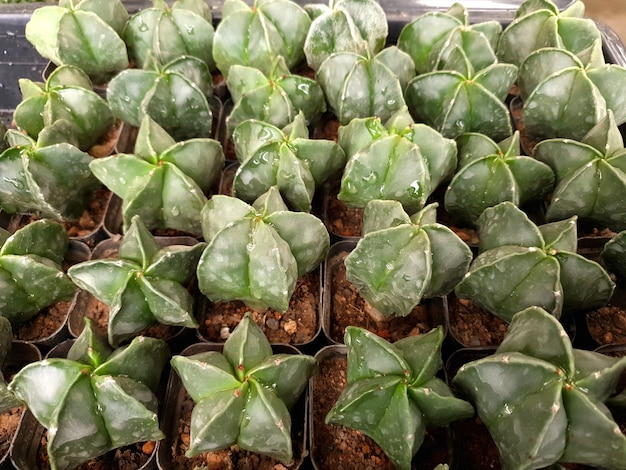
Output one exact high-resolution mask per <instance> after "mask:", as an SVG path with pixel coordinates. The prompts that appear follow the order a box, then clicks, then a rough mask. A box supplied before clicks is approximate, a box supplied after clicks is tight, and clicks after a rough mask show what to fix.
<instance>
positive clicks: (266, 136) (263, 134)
mask: <svg viewBox="0 0 626 470" xmlns="http://www.w3.org/2000/svg"><path fill="white" fill-rule="evenodd" d="M268 110H269V108H268ZM256 137H257V139H259V140H260V141H262V142H269V141H270V140H271V138H272V131H270V130H269V129H268V128H263V129H261V130H260V131H259V133H258V134H257V136H256Z"/></svg>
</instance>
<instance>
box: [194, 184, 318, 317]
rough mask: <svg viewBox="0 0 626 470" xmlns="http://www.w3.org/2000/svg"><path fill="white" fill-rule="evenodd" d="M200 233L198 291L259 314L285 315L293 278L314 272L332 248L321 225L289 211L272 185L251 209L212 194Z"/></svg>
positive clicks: (292, 287)
mask: <svg viewBox="0 0 626 470" xmlns="http://www.w3.org/2000/svg"><path fill="white" fill-rule="evenodd" d="M202 233H203V235H204V239H205V240H206V242H207V246H206V248H205V250H204V252H203V253H202V256H201V257H200V261H199V262H198V269H197V276H198V285H199V287H200V291H201V292H202V293H203V294H204V295H205V296H206V297H208V298H209V300H211V301H213V302H220V301H230V300H241V301H243V302H245V303H246V304H247V305H248V306H250V307H251V308H253V309H257V310H265V309H267V308H268V307H271V308H274V309H275V310H278V311H281V312H284V311H286V310H287V307H288V306H289V299H290V298H291V295H292V294H293V291H294V288H295V285H296V280H297V278H298V277H299V276H302V275H304V274H306V273H307V272H309V271H311V270H313V269H314V268H316V267H317V266H318V265H319V264H320V262H321V261H322V259H324V257H325V256H326V253H327V252H328V248H329V245H330V239H329V235H328V231H327V230H326V227H325V226H324V224H323V223H322V222H321V221H320V220H319V219H318V218H317V217H315V216H314V215H311V214H308V213H305V212H291V211H289V210H287V206H286V205H285V203H284V202H283V200H282V198H281V197H280V193H279V191H278V189H277V188H276V187H275V186H273V187H271V188H270V189H269V190H268V191H267V192H266V193H265V194H263V195H262V196H260V197H259V198H258V199H257V200H256V201H255V202H254V203H253V205H252V206H250V205H248V204H246V203H245V202H243V201H241V200H240V199H237V198H234V197H231V196H224V195H219V194H218V195H215V196H213V197H212V198H211V199H210V200H209V202H207V204H206V206H205V207H204V209H203V210H202Z"/></svg>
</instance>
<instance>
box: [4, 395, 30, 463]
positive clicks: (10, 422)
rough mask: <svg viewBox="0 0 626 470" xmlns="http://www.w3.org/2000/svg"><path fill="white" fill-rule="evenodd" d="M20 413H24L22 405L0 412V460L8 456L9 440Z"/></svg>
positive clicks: (15, 429) (13, 434) (15, 427)
mask: <svg viewBox="0 0 626 470" xmlns="http://www.w3.org/2000/svg"><path fill="white" fill-rule="evenodd" d="M22 413H24V407H23V406H18V407H16V408H12V409H11V410H9V411H7V412H5V413H0V462H1V461H3V460H4V459H6V458H8V454H9V448H10V446H11V441H12V440H13V436H15V432H16V431H17V427H18V425H19V424H20V418H21V417H22Z"/></svg>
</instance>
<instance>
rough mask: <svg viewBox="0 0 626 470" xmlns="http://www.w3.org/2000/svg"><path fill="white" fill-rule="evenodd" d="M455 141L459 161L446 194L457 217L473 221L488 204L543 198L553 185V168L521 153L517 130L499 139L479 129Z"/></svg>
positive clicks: (525, 201) (516, 202)
mask: <svg viewBox="0 0 626 470" xmlns="http://www.w3.org/2000/svg"><path fill="white" fill-rule="evenodd" d="M456 143H457V147H458V152H459V155H458V159H459V165H458V169H457V172H456V174H455V175H454V177H453V178H452V181H451V182H450V184H449V185H448V188H447V189H446V193H445V198H444V204H445V208H446V211H447V212H448V213H450V214H451V215H452V216H453V217H454V218H455V219H456V220H459V221H462V222H464V223H467V224H470V225H473V224H474V223H475V221H476V219H478V217H479V216H480V214H482V212H483V211H484V210H485V209H487V208H488V207H492V206H495V205H497V204H499V203H501V202H504V201H510V202H512V203H513V204H515V205H516V206H521V205H523V204H525V203H528V202H533V201H534V202H538V201H542V200H543V199H544V198H545V197H546V196H547V195H548V194H549V193H550V192H551V191H552V189H553V188H554V173H553V172H552V169H551V168H550V167H549V166H548V165H547V164H545V163H543V162H540V161H537V160H536V159H534V158H532V157H528V156H525V155H521V154H520V153H521V151H520V136H519V132H518V131H516V132H515V133H514V134H513V136H511V137H509V138H508V139H505V140H503V141H502V142H499V143H496V142H494V141H493V140H491V139H490V138H489V137H487V136H485V135H482V134H476V133H468V134H463V135H461V136H459V137H458V138H457V140H456Z"/></svg>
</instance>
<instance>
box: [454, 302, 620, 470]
mask: <svg viewBox="0 0 626 470" xmlns="http://www.w3.org/2000/svg"><path fill="white" fill-rule="evenodd" d="M625 368H626V358H613V357H609V356H604V355H602V354H599V353H596V352H591V351H584V350H580V349H574V348H573V347H572V344H571V342H570V339H569V337H568V336H567V334H566V332H565V331H564V329H563V327H562V326H561V324H560V323H559V322H558V321H557V320H556V319H555V318H554V317H553V316H552V315H551V314H549V313H548V312H546V311H545V310H543V309H541V308H539V307H530V308H527V309H525V310H523V311H520V312H519V313H517V314H516V315H515V316H513V319H512V321H511V324H510V325H509V329H508V332H507V335H506V337H505V338H504V340H503V342H502V344H501V345H500V346H499V347H498V349H497V350H496V352H495V354H493V355H491V356H487V357H485V358H483V359H480V360H477V361H472V362H470V363H467V364H465V365H463V366H462V367H461V368H460V369H459V371H458V373H457V375H456V376H455V377H454V380H453V384H454V385H455V386H456V387H458V388H459V389H460V391H461V390H462V391H463V392H464V393H465V394H466V395H467V396H468V397H469V398H470V400H471V401H472V402H473V403H474V405H475V406H476V412H477V414H478V416H479V417H480V418H481V420H482V421H483V422H484V423H485V425H486V426H487V428H488V430H489V432H490V433H491V436H492V437H493V439H494V441H495V442H496V445H497V446H498V449H499V452H500V461H501V465H502V468H503V469H524V470H526V469H538V468H544V467H546V466H549V465H551V464H555V463H556V462H563V463H566V462H567V463H577V464H584V465H592V466H594V467H600V468H610V469H624V468H626V436H624V434H623V433H622V432H621V431H620V429H619V427H618V425H617V424H616V423H615V421H614V420H613V418H612V416H611V413H610V411H609V410H608V408H607V407H606V405H605V404H604V402H605V401H607V399H608V398H609V396H610V395H611V393H612V392H613V391H614V390H615V387H616V385H617V381H618V380H619V378H620V375H621V374H622V371H623V370H624V369H625Z"/></svg>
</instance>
